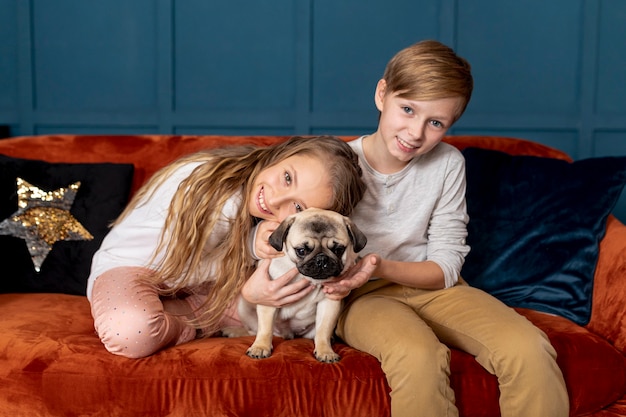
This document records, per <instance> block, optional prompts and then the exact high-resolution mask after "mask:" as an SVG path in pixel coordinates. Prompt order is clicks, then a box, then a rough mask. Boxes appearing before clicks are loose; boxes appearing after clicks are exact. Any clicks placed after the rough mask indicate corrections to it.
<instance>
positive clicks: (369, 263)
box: [323, 253, 380, 300]
mask: <svg viewBox="0 0 626 417" xmlns="http://www.w3.org/2000/svg"><path fill="white" fill-rule="evenodd" d="M379 262H380V256H378V255H376V254H374V253H370V254H368V255H365V256H364V257H363V258H362V259H361V260H360V261H359V262H357V263H356V264H355V265H354V266H353V267H352V268H350V269H349V270H348V271H347V272H346V273H345V274H343V275H341V276H340V277H338V278H336V279H334V280H332V281H328V282H326V283H324V284H323V291H324V293H325V294H326V297H328V298H330V299H331V300H341V299H343V298H345V297H347V296H348V294H350V291H352V290H354V289H356V288H359V287H361V286H362V285H363V284H365V283H366V282H367V281H369V280H370V278H371V277H372V274H374V271H375V270H376V267H377V266H378V263H379Z"/></svg>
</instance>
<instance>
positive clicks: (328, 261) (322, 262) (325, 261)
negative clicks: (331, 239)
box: [298, 253, 343, 279]
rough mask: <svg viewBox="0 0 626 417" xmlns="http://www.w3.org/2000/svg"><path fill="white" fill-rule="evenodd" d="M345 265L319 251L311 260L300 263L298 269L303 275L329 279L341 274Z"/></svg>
mask: <svg viewBox="0 0 626 417" xmlns="http://www.w3.org/2000/svg"><path fill="white" fill-rule="evenodd" d="M342 270H343V265H341V262H338V261H337V260H336V259H333V258H331V257H329V256H328V255H326V254H325V253H318V254H317V255H315V257H314V258H313V259H311V260H310V261H308V262H306V263H304V264H301V265H298V271H300V273H301V274H302V275H306V276H307V277H310V278H313V279H328V278H330V277H336V276H338V275H340V274H341V271H342Z"/></svg>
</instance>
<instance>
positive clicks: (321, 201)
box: [249, 155, 333, 221]
mask: <svg viewBox="0 0 626 417" xmlns="http://www.w3.org/2000/svg"><path fill="white" fill-rule="evenodd" d="M251 193H252V194H251V195H250V204H249V205H250V207H249V210H250V214H251V215H252V216H254V217H258V218H261V219H264V220H275V221H282V220H284V219H285V218H286V217H287V216H289V215H290V214H294V213H296V212H298V211H302V210H305V209H307V208H309V207H317V208H329V207H331V205H332V201H333V191H332V187H331V182H330V177H329V175H328V174H327V169H326V166H325V165H324V163H323V162H322V161H320V160H319V159H317V158H314V157H312V156H308V155H294V156H291V157H289V158H286V159H285V160H283V161H281V162H278V163H277V164H275V165H272V166H270V167H268V168H265V169H264V170H263V171H261V172H260V173H259V175H258V177H257V178H256V180H255V182H254V185H253V187H252V191H251Z"/></svg>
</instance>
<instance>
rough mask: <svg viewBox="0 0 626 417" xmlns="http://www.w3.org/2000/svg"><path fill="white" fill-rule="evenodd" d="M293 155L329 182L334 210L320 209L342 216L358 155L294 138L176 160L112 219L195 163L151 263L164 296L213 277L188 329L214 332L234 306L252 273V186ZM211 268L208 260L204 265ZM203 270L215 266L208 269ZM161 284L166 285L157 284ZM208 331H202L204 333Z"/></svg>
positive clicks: (351, 201) (353, 200) (357, 181)
mask: <svg viewBox="0 0 626 417" xmlns="http://www.w3.org/2000/svg"><path fill="white" fill-rule="evenodd" d="M294 155H310V156H311V157H314V158H317V159H318V160H319V161H321V162H322V163H323V164H324V166H325V168H326V170H327V172H328V174H329V177H330V181H331V186H332V188H333V190H332V192H333V200H332V201H333V204H332V206H331V207H326V208H328V209H330V210H334V211H337V212H339V213H341V214H343V215H346V216H347V215H349V214H350V213H351V212H352V209H353V208H354V206H356V204H357V203H358V202H359V201H360V200H361V198H362V197H363V194H364V192H365V188H366V186H365V183H364V182H363V180H362V179H361V168H360V167H359V164H358V157H357V155H356V154H355V153H354V152H353V151H352V149H351V148H350V146H349V145H348V144H347V143H345V142H344V141H342V140H341V139H339V138H336V137H334V136H317V137H301V136H297V137H293V138H291V139H289V140H288V141H285V142H283V143H280V144H277V145H274V146H270V147H254V146H237V147H224V148H217V149H210V150H205V151H201V152H198V153H195V154H191V155H188V156H186V157H183V158H181V159H179V160H177V161H175V162H173V163H172V164H170V165H168V166H166V167H164V168H162V169H161V170H160V171H158V172H157V173H156V174H155V175H154V176H153V177H152V178H151V179H150V180H149V181H148V182H147V183H146V184H145V185H144V186H143V187H142V188H141V189H140V190H139V191H138V192H137V194H136V195H135V196H134V198H133V200H131V202H130V204H129V206H128V207H127V208H126V209H125V210H124V212H123V213H122V214H121V216H120V218H119V219H118V220H117V222H119V221H120V220H121V219H123V218H124V217H125V216H126V215H127V214H128V213H129V212H130V211H131V210H133V208H135V207H137V206H139V205H141V204H143V203H144V202H145V201H147V199H149V198H150V197H151V195H152V193H154V191H155V189H156V188H157V187H158V186H159V185H160V184H162V183H163V181H164V180H165V179H166V178H167V177H169V176H170V175H171V174H172V173H173V172H174V171H176V170H177V169H178V168H179V167H181V166H183V165H185V164H188V163H192V162H201V163H200V165H198V166H197V167H196V168H195V169H194V170H193V172H192V173H191V174H190V175H189V176H188V177H187V178H186V179H185V180H183V181H182V182H181V183H180V185H179V187H178V189H177V191H176V192H175V194H174V196H173V198H172V201H171V203H170V205H169V210H168V215H167V217H166V220H165V225H164V228H163V230H162V232H161V237H160V239H159V243H158V246H157V249H156V251H155V255H154V256H155V257H156V254H158V253H163V254H164V256H163V258H162V259H161V260H160V262H159V263H158V266H157V269H156V271H155V274H154V276H153V277H152V278H153V281H152V282H154V283H155V284H156V285H158V286H159V288H161V291H162V294H163V295H174V294H176V293H177V292H179V291H181V290H185V291H187V290H188V289H189V288H188V286H189V284H190V282H191V279H192V277H193V276H197V275H198V274H205V276H207V280H208V279H209V275H211V278H213V279H212V280H211V281H213V282H214V285H212V287H211V291H210V293H209V297H208V300H207V303H206V304H205V305H204V306H203V307H202V309H201V310H202V311H201V312H198V313H197V314H196V320H195V321H194V324H195V325H197V326H198V327H201V328H203V329H205V334H206V333H209V334H210V333H213V332H215V331H217V330H219V329H218V324H219V321H220V319H221V317H222V315H223V314H224V312H225V310H226V308H227V307H228V306H229V305H230V304H231V303H232V302H233V301H234V300H235V298H236V297H237V295H238V294H239V292H240V290H241V287H242V286H243V284H244V282H245V281H246V279H247V278H248V277H249V275H250V274H251V268H252V266H253V258H252V255H251V253H250V248H249V247H248V246H249V244H248V239H249V236H250V231H251V229H252V227H253V224H254V219H253V218H252V217H251V216H250V214H249V212H248V206H249V196H250V193H251V187H252V185H253V183H254V181H255V179H256V177H257V175H258V174H259V172H261V171H262V170H264V169H265V168H268V167H270V166H272V165H275V164H276V163H279V162H281V161H283V160H284V159H286V158H289V157H291V156H294ZM238 193H240V194H241V205H240V207H239V213H238V216H236V218H235V219H234V220H233V221H231V224H230V231H229V233H228V234H227V236H226V238H225V239H224V240H223V241H222V242H220V243H219V244H218V245H217V247H216V248H215V249H214V250H212V251H211V253H206V251H204V248H205V245H206V242H208V241H209V238H210V236H211V233H212V232H213V228H214V227H215V225H216V223H217V221H218V219H220V215H221V212H222V209H223V207H224V204H225V202H226V201H227V200H228V199H229V198H230V197H232V196H233V195H235V194H238ZM209 259H210V261H211V262H207V260H209ZM208 264H212V265H217V270H214V271H211V270H209V268H207V265H208ZM164 283H167V286H165V285H161V284H164ZM207 330H208V332H207Z"/></svg>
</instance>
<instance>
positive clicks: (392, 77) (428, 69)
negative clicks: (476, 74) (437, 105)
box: [383, 40, 474, 119]
mask: <svg viewBox="0 0 626 417" xmlns="http://www.w3.org/2000/svg"><path fill="white" fill-rule="evenodd" d="M383 79H384V80H385V82H386V83H387V91H386V93H387V94H390V93H399V94H398V95H399V96H400V97H403V98H407V99H412V100H436V99H440V98H449V97H461V98H463V103H462V106H461V108H460V109H459V112H458V114H457V119H458V118H459V117H461V115H462V114H463V112H464V111H465V108H466V107H467V104H468V103H469V101H470V98H471V96H472V90H473V88H474V81H473V78H472V71H471V66H470V64H469V63H468V62H467V61H466V60H465V59H463V58H461V57H460V56H458V55H457V54H456V53H455V52H454V51H453V50H452V49H451V48H449V47H448V46H446V45H444V44H442V43H440V42H437V41H434V40H426V41H422V42H418V43H416V44H413V45H411V46H409V47H407V48H405V49H403V50H401V51H400V52H398V53H397V54H396V55H395V56H394V57H393V58H391V60H390V61H389V62H388V63H387V67H386V68H385V72H384V74H383Z"/></svg>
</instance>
